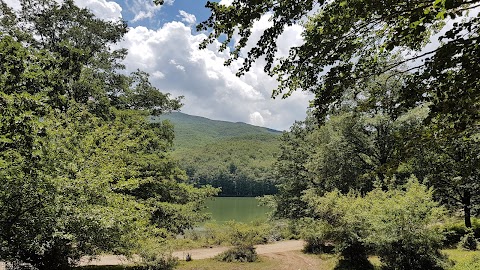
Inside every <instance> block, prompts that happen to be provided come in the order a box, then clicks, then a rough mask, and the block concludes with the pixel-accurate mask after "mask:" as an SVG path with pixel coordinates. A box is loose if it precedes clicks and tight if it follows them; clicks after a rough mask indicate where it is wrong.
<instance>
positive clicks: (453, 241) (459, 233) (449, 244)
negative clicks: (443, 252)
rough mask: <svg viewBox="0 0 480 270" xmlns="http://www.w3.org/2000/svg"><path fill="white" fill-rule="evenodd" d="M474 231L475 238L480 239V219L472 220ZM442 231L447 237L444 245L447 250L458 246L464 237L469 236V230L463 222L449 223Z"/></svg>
mask: <svg viewBox="0 0 480 270" xmlns="http://www.w3.org/2000/svg"><path fill="white" fill-rule="evenodd" d="M472 229H473V234H474V236H475V238H477V239H478V238H480V219H478V218H472ZM442 230H443V235H444V236H445V239H444V240H443V242H442V245H443V247H445V248H453V247H455V246H457V245H458V244H459V242H460V240H461V239H462V237H463V236H465V235H466V234H467V228H466V227H465V223H464V221H463V220H459V221H454V222H448V223H446V224H444V225H443V226H442Z"/></svg>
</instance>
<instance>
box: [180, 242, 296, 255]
mask: <svg viewBox="0 0 480 270" xmlns="http://www.w3.org/2000/svg"><path fill="white" fill-rule="evenodd" d="M303 245H304V242H303V241H302V240H288V241H281V242H276V243H273V244H267V245H256V246H255V247H256V250H257V254H259V255H263V254H271V253H278V252H287V251H295V250H302V248H303ZM227 249H228V247H215V248H202V249H191V250H184V251H175V252H173V253H172V255H173V256H174V257H177V258H179V259H180V260H185V256H186V255H187V254H190V255H191V256H192V259H194V260H195V259H197V260H201V259H208V258H213V257H215V256H216V255H218V254H220V253H222V252H224V251H226V250H227Z"/></svg>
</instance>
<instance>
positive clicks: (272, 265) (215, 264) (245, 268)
mask: <svg viewBox="0 0 480 270" xmlns="http://www.w3.org/2000/svg"><path fill="white" fill-rule="evenodd" d="M176 269H179V270H194V269H195V270H207V269H208V270H223V269H236V270H254V269H257V270H258V269H265V270H270V269H271V270H273V269H279V263H278V262H275V261H272V260H268V259H265V258H262V259H260V260H259V261H257V262H253V263H240V262H232V263H228V262H219V261H217V260H214V259H208V260H193V261H190V262H185V261H182V262H180V264H179V265H178V267H177V268H176Z"/></svg>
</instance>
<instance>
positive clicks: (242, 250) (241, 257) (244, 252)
mask: <svg viewBox="0 0 480 270" xmlns="http://www.w3.org/2000/svg"><path fill="white" fill-rule="evenodd" d="M215 258H216V259H217V260H218V261H222V262H255V261H257V252H256V251H255V248H254V247H253V246H245V245H241V246H235V247H233V248H231V249H229V250H227V251H225V252H223V253H221V254H219V255H217V256H216V257H215Z"/></svg>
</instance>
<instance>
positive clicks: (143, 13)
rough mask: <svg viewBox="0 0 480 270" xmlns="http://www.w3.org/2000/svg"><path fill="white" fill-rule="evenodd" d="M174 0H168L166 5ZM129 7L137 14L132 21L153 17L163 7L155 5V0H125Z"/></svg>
mask: <svg viewBox="0 0 480 270" xmlns="http://www.w3.org/2000/svg"><path fill="white" fill-rule="evenodd" d="M173 2H174V0H166V1H165V3H164V5H172V4H173ZM125 3H126V4H127V6H128V9H129V10H130V11H131V12H132V13H133V14H134V15H135V16H134V18H133V19H132V22H138V21H141V20H144V19H149V18H153V16H154V15H155V14H156V13H157V12H158V11H159V10H160V9H161V8H162V6H160V5H155V4H154V3H153V0H125Z"/></svg>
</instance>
